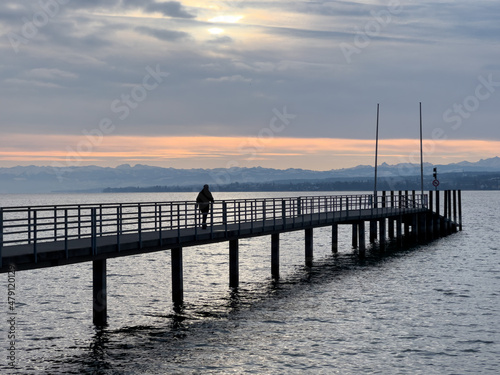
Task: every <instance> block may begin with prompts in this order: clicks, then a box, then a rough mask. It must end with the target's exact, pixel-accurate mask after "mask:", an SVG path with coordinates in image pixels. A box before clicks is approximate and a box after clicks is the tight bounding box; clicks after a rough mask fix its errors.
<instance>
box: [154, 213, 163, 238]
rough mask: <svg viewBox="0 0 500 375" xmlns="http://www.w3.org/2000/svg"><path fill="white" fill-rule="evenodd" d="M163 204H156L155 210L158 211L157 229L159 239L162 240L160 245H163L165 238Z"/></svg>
mask: <svg viewBox="0 0 500 375" xmlns="http://www.w3.org/2000/svg"><path fill="white" fill-rule="evenodd" d="M162 207H163V206H162V205H161V204H160V205H159V206H158V205H155V211H157V212H158V222H159V223H158V226H157V230H158V233H159V234H158V237H159V238H158V239H159V240H160V246H161V245H162V240H163V234H162V231H163V223H162V219H163V217H162ZM155 217H156V214H155Z"/></svg>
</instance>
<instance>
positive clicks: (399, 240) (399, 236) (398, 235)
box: [396, 216, 403, 247]
mask: <svg viewBox="0 0 500 375" xmlns="http://www.w3.org/2000/svg"><path fill="white" fill-rule="evenodd" d="M402 221H403V219H402V217H401V216H398V217H397V219H396V241H397V244H398V246H399V247H401V246H402V245H403V233H402V228H401V226H402V225H403V223H402Z"/></svg>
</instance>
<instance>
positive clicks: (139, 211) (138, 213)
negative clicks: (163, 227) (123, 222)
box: [137, 203, 142, 249]
mask: <svg viewBox="0 0 500 375" xmlns="http://www.w3.org/2000/svg"><path fill="white" fill-rule="evenodd" d="M137 216H138V223H137V225H138V227H139V228H138V229H139V249H142V206H141V204H140V203H138V204H137Z"/></svg>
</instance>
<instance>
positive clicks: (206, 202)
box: [196, 185, 214, 229]
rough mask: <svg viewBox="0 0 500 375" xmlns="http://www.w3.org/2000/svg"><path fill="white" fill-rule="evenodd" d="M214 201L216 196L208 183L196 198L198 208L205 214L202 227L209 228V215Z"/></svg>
mask: <svg viewBox="0 0 500 375" xmlns="http://www.w3.org/2000/svg"><path fill="white" fill-rule="evenodd" d="M213 201H214V197H213V196H212V193H211V192H210V190H209V187H208V185H204V186H203V190H202V191H200V192H199V194H198V197H197V198H196V203H197V205H198V208H199V209H200V211H201V214H202V215H203V219H202V223H201V224H202V229H207V217H208V212H209V211H210V203H211V202H213Z"/></svg>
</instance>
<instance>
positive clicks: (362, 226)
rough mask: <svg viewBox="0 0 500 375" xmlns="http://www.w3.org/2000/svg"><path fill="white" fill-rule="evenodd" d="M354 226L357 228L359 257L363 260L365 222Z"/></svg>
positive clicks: (364, 252)
mask: <svg viewBox="0 0 500 375" xmlns="http://www.w3.org/2000/svg"><path fill="white" fill-rule="evenodd" d="M354 225H355V226H358V227H359V257H360V258H364V257H365V255H366V241H365V222H364V221H360V222H359V223H358V224H354Z"/></svg>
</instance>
